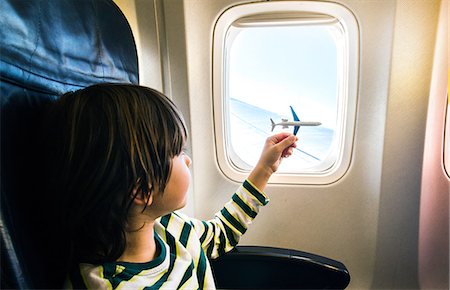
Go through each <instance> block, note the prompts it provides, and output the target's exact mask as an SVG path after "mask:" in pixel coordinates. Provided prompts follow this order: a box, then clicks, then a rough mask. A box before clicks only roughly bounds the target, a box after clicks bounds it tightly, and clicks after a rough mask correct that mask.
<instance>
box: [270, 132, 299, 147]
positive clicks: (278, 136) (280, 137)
mask: <svg viewBox="0 0 450 290" xmlns="http://www.w3.org/2000/svg"><path fill="white" fill-rule="evenodd" d="M289 136H294V135H292V134H291V133H288V132H281V133H278V134H275V135H273V136H272V137H270V139H271V140H272V141H273V142H274V143H275V144H278V143H280V142H281V141H283V140H285V139H286V138H288V137H289Z"/></svg>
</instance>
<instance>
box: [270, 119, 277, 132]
mask: <svg viewBox="0 0 450 290" xmlns="http://www.w3.org/2000/svg"><path fill="white" fill-rule="evenodd" d="M270 122H272V131H273V129H274V128H275V126H276V124H275V122H274V121H273V120H272V118H270Z"/></svg>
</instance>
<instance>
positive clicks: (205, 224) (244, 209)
mask: <svg viewBox="0 0 450 290" xmlns="http://www.w3.org/2000/svg"><path fill="white" fill-rule="evenodd" d="M268 202H269V199H268V198H267V196H266V195H265V194H264V193H263V192H262V191H260V190H259V189H258V188H257V187H256V186H254V185H253V184H252V183H251V182H250V181H248V180H246V181H245V182H244V183H243V184H242V185H241V186H240V187H239V188H238V190H237V191H236V193H235V194H234V195H233V197H232V198H231V200H230V201H229V202H227V203H226V204H225V206H224V207H223V208H222V210H221V211H219V212H217V213H216V214H215V217H214V219H212V220H208V221H199V220H195V219H194V220H192V224H193V225H194V229H195V231H196V232H197V234H198V236H199V237H200V243H201V245H202V248H203V250H204V251H205V253H206V254H207V256H208V258H213V259H215V258H217V257H219V256H220V255H222V254H224V253H226V252H228V251H230V250H232V249H233V248H234V247H235V246H236V245H237V243H238V241H239V239H240V237H241V236H242V235H243V234H244V233H245V232H246V231H247V228H248V226H249V225H250V224H251V223H252V220H253V219H254V218H255V217H256V215H257V214H258V212H259V207H260V206H264V205H266V204H267V203H268Z"/></svg>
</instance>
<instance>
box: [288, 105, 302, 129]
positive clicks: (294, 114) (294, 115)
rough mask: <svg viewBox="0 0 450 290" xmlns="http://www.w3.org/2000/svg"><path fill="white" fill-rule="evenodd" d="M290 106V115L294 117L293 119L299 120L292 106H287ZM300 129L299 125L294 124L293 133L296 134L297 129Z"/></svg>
mask: <svg viewBox="0 0 450 290" xmlns="http://www.w3.org/2000/svg"><path fill="white" fill-rule="evenodd" d="M289 107H290V108H291V112H292V117H293V118H294V121H296V122H300V119H299V118H298V116H297V114H296V113H295V111H294V108H292V106H289ZM299 129H300V126H294V135H297V132H298V130H299Z"/></svg>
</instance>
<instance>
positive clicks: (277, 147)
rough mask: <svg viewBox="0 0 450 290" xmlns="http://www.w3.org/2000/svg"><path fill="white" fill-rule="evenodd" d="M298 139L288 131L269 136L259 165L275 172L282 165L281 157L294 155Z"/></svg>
mask: <svg viewBox="0 0 450 290" xmlns="http://www.w3.org/2000/svg"><path fill="white" fill-rule="evenodd" d="M297 140H298V138H297V137H296V136H294V135H292V134H291V133H286V132H283V133H279V134H276V135H273V136H271V137H269V138H267V139H266V143H265V145H264V149H263V152H262V153H261V157H260V158H259V161H258V165H260V166H263V167H264V168H266V170H269V171H271V173H274V172H275V171H277V170H278V166H280V163H281V158H284V157H289V156H291V155H292V151H293V150H294V148H295V147H297V144H295V142H297Z"/></svg>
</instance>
